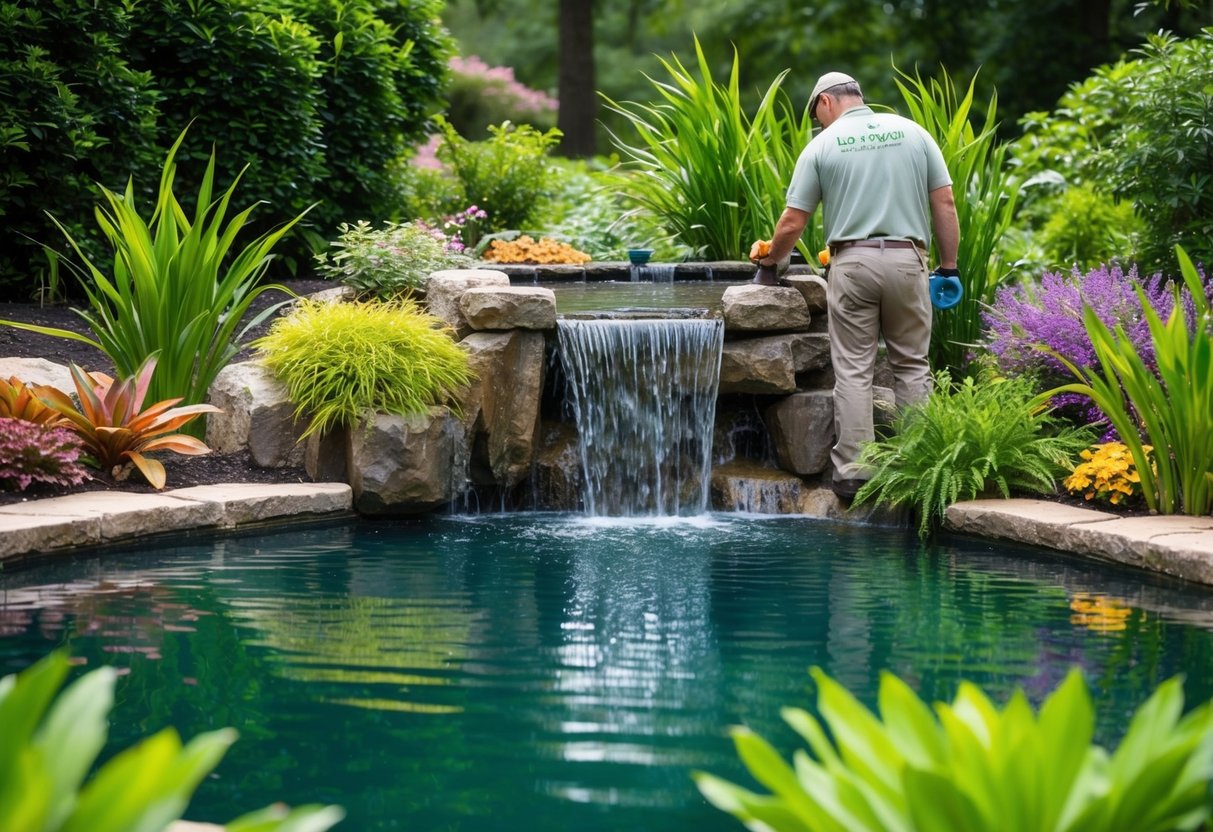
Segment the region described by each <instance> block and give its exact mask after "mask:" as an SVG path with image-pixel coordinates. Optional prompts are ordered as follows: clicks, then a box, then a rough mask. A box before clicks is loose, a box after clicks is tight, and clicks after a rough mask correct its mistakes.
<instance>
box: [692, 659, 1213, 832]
mask: <svg viewBox="0 0 1213 832" xmlns="http://www.w3.org/2000/svg"><path fill="white" fill-rule="evenodd" d="M812 674H813V678H814V680H815V681H816V683H817V688H818V694H817V710H818V712H819V713H820V714H821V719H822V721H824V723H825V724H824V725H823V724H822V723H821V722H819V721H818V720H817V719H816V718H815V717H813V716H812V715H811V714H809V713H808V712H806V711H804V710H801V709H799V708H784V709H783V711H782V715H783V718H784V721H786V722H787V723H788V724H789V725H790V726H791V727H792V729H793V730H795V731H796V733H798V734H799V735H800V736H801V737H802V738H803V739H804V740H805V742H807V743H808V746H809V749H810V751H811V752H812V756H810V755H809V754H807V753H805V752H804V751H803V750H798V751H797V752H796V753H795V755H794V768H793V767H792V766H789V765H788V764H787V763H785V762H784V761H783V759H782V758H781V757H780V756H779V754H778V753H777V752H776V751H775V749H773V748H772V747H771V746H770V745H769V744H768V743H767V742H766V741H764V740H763V739H762V738H761V737H759V736H758V735H757V734H754V733H753V732H751V731H749V730H747V729H745V728H735V729H733V732H732V733H733V741H734V743H735V744H736V746H737V751H738V754H739V755H740V756H741V759H742V762H744V763H745V765H746V768H747V769H748V770H749V772H750V773H751V774H752V775H753V776H754V778H755V779H756V780H757V781H758V782H759V783H760V784H761V785H762V786H764V787H765V788H767V789H769V790H770V794H757V793H755V792H752V791H750V790H748V789H744V788H741V787H739V786H737V785H734V784H733V783H729V782H728V781H726V780H722V779H720V778H718V777H714V776H712V775H710V774H704V773H697V774H696V775H695V780H696V783H697V784H698V786H699V790H700V791H701V792H702V793H703V795H704V796H705V797H706V798H707V799H708V800H709V801H710V802H711V803H712V804H713V805H714V806H716V807H717V808H719V809H722V810H724V811H726V812H729V813H730V814H732V815H734V816H735V817H736V818H738V819H739V820H741V821H742V822H743V823H745V824H746V825H747V826H748V827H749V828H751V829H765V830H775V831H776V832H783V831H784V830H789V831H791V832H886V830H901V831H902V832H1126V830H1130V829H1131V830H1133V832H1172V830H1192V829H1198V828H1204V827H1203V826H1202V824H1203V823H1204V822H1205V821H1206V820H1207V819H1208V818H1209V816H1210V803H1209V799H1208V794H1209V788H1210V784H1211V781H1213V708H1211V707H1210V704H1209V703H1205V704H1203V705H1200V706H1199V707H1197V708H1195V709H1194V710H1192V711H1191V712H1190V713H1188V714H1186V715H1182V714H1183V689H1182V687H1181V685H1180V682H1179V680H1178V679H1171V680H1169V681H1167V682H1164V683H1163V684H1162V685H1160V686H1159V687H1158V689H1157V690H1156V691H1155V692H1154V694H1153V695H1152V696H1151V697H1150V698H1149V699H1148V700H1147V701H1146V702H1145V703H1144V704H1143V705H1142V706H1141V707H1140V708H1138V709H1137V711H1136V713H1135V714H1134V715H1133V718H1132V720H1131V721H1130V723H1129V729H1128V731H1127V732H1126V734H1125V736H1124V739H1123V740H1121V742H1120V746H1119V747H1118V748H1117V749H1116V751H1115V752H1114V753H1112V754H1109V753H1108V752H1107V751H1106V750H1105V749H1104V748H1102V747H1101V746H1099V745H1094V744H1093V743H1092V738H1093V736H1094V731H1095V716H1094V711H1093V709H1092V706H1091V696H1090V694H1089V693H1088V691H1087V687H1086V684H1085V683H1084V682H1083V678H1082V673H1081V672H1080V671H1079V670H1077V669H1075V670H1071V671H1070V673H1069V675H1068V676H1067V677H1066V679H1065V681H1064V682H1062V684H1061V685H1060V686H1059V687H1058V688H1057V690H1056V691H1054V692H1053V693H1052V694H1051V695H1050V696H1049V697H1048V698H1047V699H1046V700H1045V701H1044V703H1043V704H1042V705H1041V707H1040V711H1039V713H1038V714H1034V713H1033V712H1032V706H1031V705H1030V704H1029V703H1028V700H1027V697H1026V696H1024V694H1023V692H1022V691H1017V692H1016V693H1015V694H1014V695H1013V696H1012V697H1011V699H1010V701H1009V702H1008V703H1007V704H1006V706H1005V707H1003V708H1002V709H1001V710H1000V709H999V708H998V707H997V706H996V705H995V704H994V703H993V702H991V701H990V700H989V698H988V697H987V696H986V695H985V694H984V693H982V691H981V690H980V689H979V688H977V687H976V686H975V685H972V684H969V683H962V684H961V686H960V689H959V690H958V691H957V694H956V698H955V699H954V700H953V702H952V703H951V704H950V705H949V704H945V703H936V704H935V706H934V711H935V713H934V714H932V712H931V708H929V707H928V706H927V705H926V703H924V702H923V701H922V700H921V699H919V698H918V696H916V695H915V693H914V691H913V690H911V689H910V687H909V686H908V685H906V684H905V683H904V682H902V681H901V680H900V679H898V678H897V677H896V676H894V675H893V674H891V673H882V674H881V679H880V692H879V705H880V716H879V717H877V716H876V715H874V714H873V713H872V712H870V711H869V710H868V709H867V708H865V707H864V706H863V705H862V704H860V703H859V701H858V700H856V699H855V698H854V696H852V695H851V694H850V693H849V692H847V691H846V689H844V688H843V687H842V686H841V685H839V684H838V683H837V682H835V681H834V680H833V679H831V678H830V677H829V676H827V675H826V674H825V673H824V672H822V671H821V670H819V669H817V668H814V669H813V671H812ZM1181 715H1182V716H1181ZM827 728H828V730H829V733H828V734H827V731H826V729H827Z"/></svg>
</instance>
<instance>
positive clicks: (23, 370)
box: [0, 358, 88, 393]
mask: <svg viewBox="0 0 1213 832" xmlns="http://www.w3.org/2000/svg"><path fill="white" fill-rule="evenodd" d="M86 369H88V368H86ZM13 377H16V378H17V379H19V380H21V381H24V382H25V383H26V384H47V385H50V386H51V387H54V388H56V389H59V390H62V391H63V392H64V393H75V391H76V385H75V384H73V383H72V374H71V372H70V371H69V370H68V369H67V367H65V366H63V365H62V364H56V363H55V362H53V361H47V360H46V359H45V358H0V379H3V380H5V381H8V380H9V379H10V378H13Z"/></svg>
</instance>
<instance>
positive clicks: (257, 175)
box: [0, 0, 452, 300]
mask: <svg viewBox="0 0 1213 832" xmlns="http://www.w3.org/2000/svg"><path fill="white" fill-rule="evenodd" d="M442 7H443V3H442V2H441V0H418V2H410V3H403V4H402V3H398V2H395V0H189V2H182V0H145V2H142V3H138V4H125V3H96V4H95V3H93V2H92V0H7V2H5V0H0V56H3V57H0V101H2V102H4V106H3V107H0V217H3V222H4V232H3V238H2V239H0V242H2V245H0V251H2V254H0V293H2V294H3V296H5V297H8V298H11V299H14V300H22V299H25V297H27V296H29V295H30V294H32V293H33V292H34V291H35V290H36V289H37V284H38V271H39V269H40V268H45V262H46V260H45V257H44V255H43V253H42V245H43V244H50V245H53V246H55V247H56V248H58V249H60V250H64V249H65V248H66V247H65V245H64V243H63V236H62V235H61V234H60V233H59V232H58V231H57V230H56V229H55V228H54V227H53V225H52V224H51V223H50V221H49V219H48V218H47V217H46V212H48V211H49V212H50V213H52V214H54V215H55V216H56V217H57V218H59V219H60V220H61V221H62V222H63V223H64V224H65V226H67V227H68V228H69V229H70V230H72V231H73V232H75V231H80V232H81V233H82V234H86V233H92V227H93V223H92V219H91V214H92V206H93V205H94V203H95V201H96V199H97V191H96V189H95V188H94V187H93V185H94V183H100V184H103V185H105V186H106V187H109V188H110V189H112V190H118V191H120V190H122V188H123V186H124V185H125V183H126V181H127V179H128V178H130V177H134V180H135V181H136V182H141V183H148V182H151V183H154V182H155V181H156V174H157V173H158V168H159V163H160V160H161V159H163V157H164V153H165V151H166V149H167V148H168V146H169V145H171V144H172V142H173V140H175V139H176V137H177V136H178V135H179V134H180V132H181V130H182V129H183V128H184V127H185V126H186V125H187V124H190V123H191V122H192V124H193V126H192V127H191V128H190V131H189V134H188V139H187V143H186V145H185V146H184V147H183V148H182V151H181V154H180V156H179V160H180V162H181V172H180V174H179V175H180V176H181V177H183V178H184V179H186V180H187V181H192V180H193V179H196V178H197V177H199V176H201V170H202V168H203V166H204V164H205V160H206V159H207V158H208V157H209V156H210V153H211V150H212V148H213V147H214V148H217V150H218V155H219V158H220V161H221V163H222V164H221V168H222V169H221V170H220V171H219V182H217V186H218V187H219V188H224V187H226V185H227V184H228V182H230V180H231V178H232V177H234V176H235V174H236V173H237V172H238V171H239V170H240V169H241V168H242V167H243V166H244V165H245V164H246V163H247V164H249V169H248V171H247V172H246V173H245V175H244V178H243V179H242V180H241V193H242V195H243V196H244V197H245V198H246V199H248V200H250V201H255V200H264V201H265V203H266V204H265V205H262V206H260V207H259V208H258V209H257V211H256V212H255V213H254V215H253V220H254V223H255V227H254V228H253V229H252V230H254V231H263V230H265V229H266V228H269V227H271V226H275V225H278V224H280V223H282V222H284V221H287V220H289V219H290V218H292V217H294V216H296V215H297V214H298V213H299V212H300V211H301V210H302V209H303V208H305V207H306V206H307V205H309V204H311V203H313V202H316V201H319V202H321V205H320V206H319V207H318V208H317V209H316V210H315V211H313V212H312V213H311V214H309V216H308V223H309V224H310V225H309V226H308V227H306V228H303V229H301V230H303V231H304V232H305V233H304V234H301V235H296V237H295V239H294V240H293V241H287V242H285V244H284V248H283V251H282V253H283V254H284V255H285V257H286V259H287V262H288V265H298V264H301V263H304V262H307V261H308V260H309V259H310V253H311V249H312V248H314V247H316V246H318V245H320V244H322V242H323V241H324V240H327V239H329V238H331V237H332V236H333V232H334V230H335V229H336V227H337V225H338V224H339V223H340V222H342V221H353V220H357V219H361V218H366V217H373V216H375V215H377V214H387V213H390V205H389V202H390V199H391V193H392V189H391V186H390V182H391V167H392V166H391V162H392V160H393V159H395V158H396V157H397V156H398V155H399V154H400V153H401V151H402V149H403V148H404V147H406V146H408V145H410V144H412V143H413V142H414V141H415V140H417V139H419V138H421V137H422V136H423V135H424V133H425V129H426V123H427V119H428V117H429V114H430V113H431V112H433V111H435V110H437V109H438V107H439V106H440V100H439V96H440V94H441V85H442V83H443V80H444V77H445V67H446V61H447V58H448V56H449V55H450V54H451V51H452V42H451V41H450V38H449V36H448V35H447V34H446V33H445V31H444V30H443V29H442V28H441V24H440V22H439V14H440V12H441V10H442ZM191 161H193V162H195V163H196V164H190V162H191ZM225 178H226V181H225ZM183 190H186V191H189V190H192V188H184V189H183ZM149 196H150V195H149ZM83 239H84V240H85V246H86V248H87V247H88V246H96V245H97V242H96V241H95V240H93V239H90V238H89V237H87V236H84V237H83Z"/></svg>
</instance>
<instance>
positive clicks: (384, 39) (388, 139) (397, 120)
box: [225, 0, 452, 234]
mask: <svg viewBox="0 0 1213 832" xmlns="http://www.w3.org/2000/svg"><path fill="white" fill-rule="evenodd" d="M290 5H291V8H292V11H293V14H294V16H295V17H296V18H297V19H298V20H300V21H301V22H303V23H306V24H307V25H308V26H309V27H310V29H311V32H312V34H313V35H314V36H315V37H317V38H318V39H319V41H320V43H321V44H323V47H322V48H321V49H320V50H319V53H318V57H319V59H320V62H321V69H322V71H321V73H320V75H319V78H318V88H317V89H318V92H319V100H318V106H317V123H318V125H319V128H320V139H321V141H322V142H323V148H324V151H323V160H324V172H323V175H322V178H321V179H320V180H318V181H317V182H316V186H315V189H314V190H313V191H311V192H310V194H309V196H310V199H309V201H310V200H320V201H321V205H320V207H319V208H318V210H317V212H316V216H315V217H312V218H309V219H310V220H311V221H312V224H313V225H315V226H318V227H319V228H320V229H322V230H323V232H324V233H325V234H327V233H328V231H329V230H331V229H333V228H335V227H336V226H337V224H338V223H339V222H341V221H343V220H348V219H349V218H350V217H366V216H372V217H381V216H387V215H389V214H390V213H391V211H392V209H393V207H394V205H393V203H394V171H393V164H394V161H395V160H396V159H397V158H398V157H399V156H400V154H401V151H402V150H403V148H405V147H407V146H409V145H410V144H412V143H413V142H415V141H417V140H418V139H420V138H422V137H423V136H424V135H425V132H426V130H427V128H428V125H429V117H430V114H431V113H432V112H433V111H434V110H435V109H436V108H437V107H438V103H439V99H440V97H441V94H442V87H441V84H442V81H443V80H444V79H445V77H446V61H447V56H448V55H449V54H450V52H451V49H452V42H451V40H450V38H449V37H448V36H447V35H446V33H445V31H444V30H443V29H442V27H441V24H440V23H439V16H440V13H441V11H442V8H443V3H442V1H441V0H413V2H409V3H394V2H385V1H384V0H326V1H325V2H320V3H317V2H313V0H292V2H291V4H290ZM225 146H226V145H225ZM282 168H283V170H284V171H289V170H290V168H289V166H285V165H284V166H282Z"/></svg>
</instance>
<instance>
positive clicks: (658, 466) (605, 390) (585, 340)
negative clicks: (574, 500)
mask: <svg viewBox="0 0 1213 832" xmlns="http://www.w3.org/2000/svg"><path fill="white" fill-rule="evenodd" d="M558 336H559V344H560V357H561V362H562V365H563V367H564V374H565V377H566V379H567V381H568V402H569V405H570V407H571V408H572V410H573V416H574V418H575V421H576V424H577V429H578V434H579V447H578V450H579V453H580V457H581V468H582V473H583V475H584V480H583V482H584V489H583V501H584V507H585V510H586V512H587V513H588V514H589V515H590V516H623V517H637V516H678V515H682V516H687V515H697V514H702V513H704V512H705V511H706V510H707V505H708V485H709V482H708V481H709V474H710V466H711V450H712V433H713V422H714V421H715V418H716V393H717V390H718V388H719V381H720V353H721V348H722V347H723V344H724V323H723V322H722V321H721V320H719V319H712V320H596V321H581V320H562V321H560V322H559V325H558Z"/></svg>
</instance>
